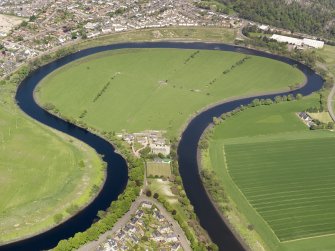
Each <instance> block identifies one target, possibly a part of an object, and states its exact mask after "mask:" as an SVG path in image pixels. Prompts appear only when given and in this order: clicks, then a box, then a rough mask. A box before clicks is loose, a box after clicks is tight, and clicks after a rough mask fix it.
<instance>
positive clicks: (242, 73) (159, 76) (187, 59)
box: [37, 49, 304, 137]
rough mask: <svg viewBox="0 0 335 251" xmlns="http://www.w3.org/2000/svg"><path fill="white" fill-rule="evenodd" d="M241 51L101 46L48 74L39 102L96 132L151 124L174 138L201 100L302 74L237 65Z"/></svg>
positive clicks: (272, 85)
mask: <svg viewBox="0 0 335 251" xmlns="http://www.w3.org/2000/svg"><path fill="white" fill-rule="evenodd" d="M244 58H246V55H244V54H240V53H232V52H221V51H206V50H201V51H195V50H178V49H128V50H118V51H111V52H104V53H100V54H97V55H93V56H89V57H87V58H84V59H81V60H79V61H76V62H73V63H71V64H69V65H66V66H64V67H63V68H61V69H59V70H57V71H55V72H54V73H52V74H50V75H49V76H48V77H46V78H45V79H44V80H43V81H42V84H41V86H40V88H39V91H38V93H37V97H38V100H39V102H40V103H41V104H46V103H52V104H53V105H55V106H56V107H57V109H58V110H59V111H60V113H61V114H62V115H65V116H67V117H71V118H74V119H80V120H82V121H83V122H85V123H87V124H88V125H89V126H92V127H95V128H97V129H99V130H101V131H121V130H122V129H126V130H128V131H133V132H136V131H143V130H147V129H155V130H167V131H168V136H170V137H174V136H177V135H178V132H180V130H181V128H182V126H183V125H184V124H185V123H186V121H187V119H188V118H189V117H190V116H191V115H192V114H195V112H196V111H198V110H200V109H202V108H203V107H205V106H207V105H209V104H213V103H215V102H218V101H222V100H223V99H225V98H230V97H233V96H239V95H251V94H255V93H260V92H267V91H275V90H288V86H289V85H292V84H293V85H294V84H298V83H302V82H303V81H304V76H303V74H302V73H301V72H300V71H298V70H297V69H296V68H294V67H292V66H290V65H287V64H284V63H281V62H278V61H274V60H270V59H265V58H261V57H257V56H251V57H248V58H247V59H245V60H244V62H243V63H241V64H239V63H238V62H239V61H241V60H243V59H244ZM232 66H233V67H232ZM234 66H235V67H234ZM232 68H233V69H232ZM230 69H232V70H230ZM227 70H229V72H227ZM224 71H226V73H225V74H223V72H224ZM83 115H84V116H83Z"/></svg>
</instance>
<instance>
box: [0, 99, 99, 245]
mask: <svg viewBox="0 0 335 251" xmlns="http://www.w3.org/2000/svg"><path fill="white" fill-rule="evenodd" d="M17 109H18V108H14V106H11V105H10V104H9V103H7V104H4V103H2V107H1V108H0V118H1V119H0V151H1V154H0V173H1V175H0V191H1V196H0V243H3V242H8V241H12V240H14V239H17V238H22V237H26V236H28V235H33V234H36V233H38V232H40V231H42V230H46V229H47V228H49V227H51V226H53V225H55V220H54V216H55V215H56V214H62V215H63V218H67V217H69V215H70V214H72V213H73V212H74V211H76V210H78V208H80V207H82V206H84V205H85V204H86V203H87V202H88V201H90V199H91V198H92V194H91V189H92V187H93V185H94V184H96V185H98V186H99V185H100V184H101V183H102V181H103V178H104V172H103V169H102V168H101V167H102V163H101V161H100V159H99V157H98V156H97V155H96V153H95V151H93V150H92V149H91V148H89V147H88V146H86V145H84V144H83V143H81V142H78V141H77V140H75V139H72V138H70V137H67V136H65V135H63V134H60V133H58V132H51V131H50V130H49V129H47V128H45V127H42V126H41V125H39V124H37V123H34V122H31V121H30V120H27V118H26V117H25V116H23V115H22V113H21V112H19V111H17ZM70 209H71V210H70Z"/></svg>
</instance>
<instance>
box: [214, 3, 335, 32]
mask: <svg viewBox="0 0 335 251" xmlns="http://www.w3.org/2000/svg"><path fill="white" fill-rule="evenodd" d="M218 2H221V3H224V4H225V5H228V6H231V9H233V10H234V11H236V12H238V13H239V16H240V17H242V18H245V19H249V20H253V21H257V22H260V23H266V24H270V25H273V26H276V27H280V28H285V29H288V30H291V31H300V32H304V33H308V34H313V35H319V36H325V37H329V38H335V24H334V23H333V24H332V23H331V22H330V21H331V20H332V19H333V18H334V16H335V1H333V0H317V1H316V0H314V1H311V0H310V1H290V3H288V1H286V0H218ZM306 2H310V3H311V4H308V3H307V4H306Z"/></svg>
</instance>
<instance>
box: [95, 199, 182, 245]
mask: <svg viewBox="0 0 335 251" xmlns="http://www.w3.org/2000/svg"><path fill="white" fill-rule="evenodd" d="M151 241H154V242H156V243H157V246H158V247H159V250H162V251H163V250H166V251H177V250H178V251H179V250H183V249H182V247H181V243H180V240H179V238H178V236H177V235H176V234H174V233H173V228H172V227H171V225H170V223H169V222H168V221H167V220H166V218H165V217H164V216H163V215H162V214H161V213H160V211H159V210H158V209H157V208H156V207H155V206H154V205H153V204H152V203H151V202H148V201H144V202H142V204H141V205H140V207H139V209H137V211H136V213H135V215H134V216H133V217H132V218H131V219H130V221H129V222H128V223H126V225H125V226H124V227H123V228H122V229H119V230H118V231H116V232H115V233H114V234H112V235H111V236H110V237H109V238H108V239H107V240H106V242H104V243H103V244H101V245H100V247H99V248H98V251H119V250H133V249H134V246H135V245H141V247H142V249H143V250H146V249H147V250H151V249H150V242H151Z"/></svg>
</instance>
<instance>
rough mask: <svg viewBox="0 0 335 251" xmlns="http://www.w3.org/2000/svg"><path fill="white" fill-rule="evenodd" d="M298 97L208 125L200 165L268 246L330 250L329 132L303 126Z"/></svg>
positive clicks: (334, 139) (311, 101)
mask: <svg viewBox="0 0 335 251" xmlns="http://www.w3.org/2000/svg"><path fill="white" fill-rule="evenodd" d="M316 104H317V97H316V95H314V96H311V97H307V98H304V99H303V100H300V101H293V102H285V103H281V104H276V105H271V106H261V107H256V108H252V109H249V110H246V111H243V112H241V113H239V114H238V115H236V116H234V117H231V118H229V119H227V120H226V121H224V122H223V123H222V124H220V125H219V126H216V127H215V129H214V134H213V137H212V139H211V140H210V146H209V155H208V156H207V157H208V158H209V161H208V160H207V162H206V163H210V164H209V166H208V165H207V168H208V167H209V168H212V170H214V171H215V173H217V174H218V176H219V177H220V180H221V181H222V184H223V186H224V188H225V191H226V193H227V194H228V196H229V197H230V198H231V199H232V200H233V201H234V203H235V204H236V205H237V210H238V211H240V212H241V213H242V215H244V216H245V217H246V218H247V220H248V222H250V224H252V226H253V227H254V229H255V230H256V231H257V233H258V234H259V235H260V236H261V237H262V240H263V241H264V242H265V243H266V246H267V248H268V250H304V251H307V250H332V248H333V247H334V244H335V239H334V236H335V226H334V224H333V221H334V218H335V213H333V212H334V209H335V199H334V193H333V191H334V189H335V185H334V182H333V178H334V176H335V169H334V168H333V166H334V161H335V156H334V154H333V153H334V150H335V133H334V132H330V131H323V130H319V131H310V130H309V129H308V127H307V126H306V125H305V124H304V123H303V122H301V121H300V119H299V118H298V117H297V116H296V114H295V112H299V111H302V110H304V109H306V108H308V107H310V106H315V105H316Z"/></svg>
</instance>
